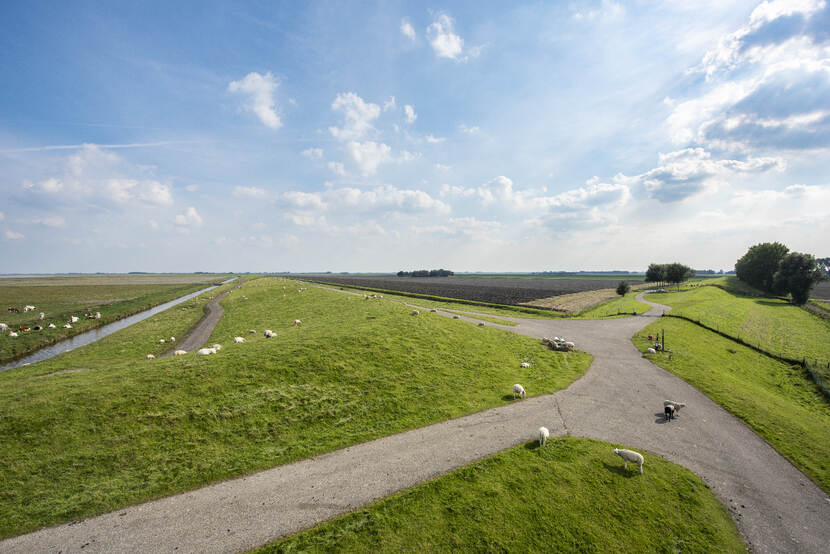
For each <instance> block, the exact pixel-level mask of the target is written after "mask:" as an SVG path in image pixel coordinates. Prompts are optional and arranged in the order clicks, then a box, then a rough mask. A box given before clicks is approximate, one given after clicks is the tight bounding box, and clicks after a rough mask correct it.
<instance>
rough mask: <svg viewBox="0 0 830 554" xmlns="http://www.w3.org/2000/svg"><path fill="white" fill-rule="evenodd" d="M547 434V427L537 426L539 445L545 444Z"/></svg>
mask: <svg viewBox="0 0 830 554" xmlns="http://www.w3.org/2000/svg"><path fill="white" fill-rule="evenodd" d="M549 436H550V431H548V428H547V427H539V447H542V446H545V443H546V442H547V440H548V437H549Z"/></svg>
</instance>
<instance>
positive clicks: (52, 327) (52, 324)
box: [47, 323, 55, 329]
mask: <svg viewBox="0 0 830 554" xmlns="http://www.w3.org/2000/svg"><path fill="white" fill-rule="evenodd" d="M47 327H49V328H50V329H54V328H55V324H54V323H50V324H49V325H47Z"/></svg>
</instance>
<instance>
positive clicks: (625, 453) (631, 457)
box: [614, 448, 644, 475]
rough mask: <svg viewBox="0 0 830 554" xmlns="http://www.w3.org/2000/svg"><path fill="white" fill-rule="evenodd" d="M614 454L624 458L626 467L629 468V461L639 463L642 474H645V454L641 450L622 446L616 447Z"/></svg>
mask: <svg viewBox="0 0 830 554" xmlns="http://www.w3.org/2000/svg"><path fill="white" fill-rule="evenodd" d="M614 454H616V455H617V456H619V457H620V458H622V459H623V466H624V467H625V469H628V462H631V463H633V464H637V465H638V466H639V467H640V475H642V474H643V461H644V460H643V455H642V454H640V453H639V452H634V451H633V450H625V449H621V448H615V449H614Z"/></svg>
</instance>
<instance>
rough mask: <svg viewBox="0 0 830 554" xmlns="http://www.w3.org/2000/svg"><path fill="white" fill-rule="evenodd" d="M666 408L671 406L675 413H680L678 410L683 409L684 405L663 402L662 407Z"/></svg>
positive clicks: (669, 401) (668, 401)
mask: <svg viewBox="0 0 830 554" xmlns="http://www.w3.org/2000/svg"><path fill="white" fill-rule="evenodd" d="M666 406H673V407H674V410H675V411H676V412H679V411H680V408H685V407H686V404H685V403H683V402H675V401H674V400H663V407H664V408H665V407H666Z"/></svg>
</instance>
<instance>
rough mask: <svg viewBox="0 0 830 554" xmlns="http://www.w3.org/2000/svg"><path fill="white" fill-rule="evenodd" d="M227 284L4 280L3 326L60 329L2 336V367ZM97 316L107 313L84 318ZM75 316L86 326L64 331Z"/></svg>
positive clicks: (154, 279)
mask: <svg viewBox="0 0 830 554" xmlns="http://www.w3.org/2000/svg"><path fill="white" fill-rule="evenodd" d="M227 278H228V276H227V275H222V276H216V275H169V276H168V275H164V276H156V275H146V276H145V275H142V276H135V275H83V276H71V277H67V276H63V277H37V278H34V277H33V278H28V279H19V278H15V279H0V306H2V310H3V313H2V315H0V321H2V322H3V323H6V324H8V325H9V326H10V327H11V328H12V329H17V328H18V327H19V326H21V325H26V326H29V327H34V326H35V325H42V326H44V327H46V325H47V324H48V323H54V324H55V325H56V328H55V329H49V328H45V329H43V330H42V331H28V332H19V333H18V335H19V336H18V337H9V336H8V334H0V363H4V362H8V361H11V360H14V359H17V358H19V357H21V356H22V355H24V354H26V353H28V352H33V351H35V350H37V349H39V348H42V347H44V346H47V345H49V344H53V343H55V342H58V341H60V340H63V339H66V338H68V337H71V336H74V335H78V334H80V333H83V332H85V331H87V330H89V329H91V328H94V327H100V326H102V325H105V324H107V323H111V322H113V321H116V320H118V319H122V318H124V317H126V316H128V315H132V314H135V313H138V312H141V311H144V310H147V309H149V308H151V307H153V306H157V305H159V304H163V303H164V302H167V301H169V300H172V299H174V298H178V297H180V296H184V295H186V294H189V293H191V292H195V291H197V290H199V289H203V288H205V287H207V286H210V284H211V283H212V282H219V281H223V280H225V279H227ZM188 279H189V281H188ZM25 305H33V306H36V307H37V309H36V310H35V311H33V312H25V313H24V312H23V307H24V306H25ZM8 307H16V308H19V309H20V310H21V313H20V314H13V313H9V312H8V311H7V310H6V308H8ZM40 312H44V313H45V314H46V317H45V319H44V320H43V321H40V319H39V314H40ZM95 312H100V313H101V319H86V318H85V317H84V314H86V313H95ZM73 315H75V316H78V317H79V318H80V320H79V321H78V322H77V323H74V324H72V329H64V328H63V327H62V326H63V324H64V323H66V322H68V321H69V319H70V317H71V316H73Z"/></svg>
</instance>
